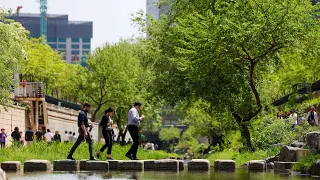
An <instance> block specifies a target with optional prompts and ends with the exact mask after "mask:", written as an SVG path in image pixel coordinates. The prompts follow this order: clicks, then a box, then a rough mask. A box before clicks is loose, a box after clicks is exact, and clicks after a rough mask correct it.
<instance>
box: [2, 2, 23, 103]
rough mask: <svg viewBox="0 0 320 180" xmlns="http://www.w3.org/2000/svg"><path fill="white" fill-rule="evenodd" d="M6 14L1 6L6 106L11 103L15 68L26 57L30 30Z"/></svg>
mask: <svg viewBox="0 0 320 180" xmlns="http://www.w3.org/2000/svg"><path fill="white" fill-rule="evenodd" d="M5 15H7V12H6V11H5V10H3V9H1V8H0V19H1V20H0V72H1V73H0V105H5V106H6V105H9V104H10V102H9V97H10V95H11V92H12V90H13V89H12V86H13V85H14V82H13V74H14V70H15V68H18V67H19V64H20V63H21V61H22V60H23V59H24V57H25V50H24V48H25V47H24V44H25V42H26V41H27V35H28V31H26V30H25V29H24V28H23V27H22V26H21V24H20V23H16V22H13V21H11V20H8V19H6V18H5V17H4V16H5Z"/></svg>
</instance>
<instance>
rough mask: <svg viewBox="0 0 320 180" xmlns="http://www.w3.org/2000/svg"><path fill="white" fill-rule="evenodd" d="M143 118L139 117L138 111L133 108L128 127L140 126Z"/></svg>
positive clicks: (129, 114)
mask: <svg viewBox="0 0 320 180" xmlns="http://www.w3.org/2000/svg"><path fill="white" fill-rule="evenodd" d="M140 121H141V117H139V112H138V110H137V109H136V108H135V107H133V108H131V109H130V111H129V113H128V125H134V126H137V127H139V126H140Z"/></svg>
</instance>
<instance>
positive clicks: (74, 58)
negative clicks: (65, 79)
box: [71, 56, 79, 63]
mask: <svg viewBox="0 0 320 180" xmlns="http://www.w3.org/2000/svg"><path fill="white" fill-rule="evenodd" d="M71 63H79V56H71Z"/></svg>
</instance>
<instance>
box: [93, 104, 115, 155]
mask: <svg viewBox="0 0 320 180" xmlns="http://www.w3.org/2000/svg"><path fill="white" fill-rule="evenodd" d="M113 114H114V109H113V108H112V107H110V108H108V109H107V110H105V112H104V116H103V117H102V120H101V122H100V124H99V126H101V127H102V135H103V137H104V140H105V144H104V145H103V146H102V147H101V149H100V151H99V152H97V158H100V154H101V153H102V152H103V151H104V150H105V149H106V148H108V151H107V160H113V159H112V158H111V150H112V142H113V136H112V123H113V121H112V119H111V117H112V116H113Z"/></svg>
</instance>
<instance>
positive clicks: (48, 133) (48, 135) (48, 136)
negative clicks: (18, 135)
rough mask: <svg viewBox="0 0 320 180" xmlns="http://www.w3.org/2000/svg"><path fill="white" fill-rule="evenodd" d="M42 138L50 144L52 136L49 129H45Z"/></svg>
mask: <svg viewBox="0 0 320 180" xmlns="http://www.w3.org/2000/svg"><path fill="white" fill-rule="evenodd" d="M44 138H45V139H46V142H47V143H48V144H51V142H52V138H53V134H52V133H51V131H50V129H47V132H46V134H44Z"/></svg>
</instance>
